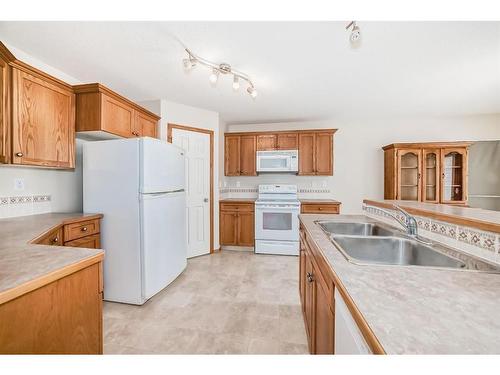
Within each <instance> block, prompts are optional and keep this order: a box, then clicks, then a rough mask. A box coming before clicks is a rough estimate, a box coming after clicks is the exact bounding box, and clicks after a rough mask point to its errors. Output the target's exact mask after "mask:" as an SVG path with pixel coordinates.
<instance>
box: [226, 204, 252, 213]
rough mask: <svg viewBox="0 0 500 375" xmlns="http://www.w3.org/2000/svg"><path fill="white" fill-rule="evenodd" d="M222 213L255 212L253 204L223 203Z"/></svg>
mask: <svg viewBox="0 0 500 375" xmlns="http://www.w3.org/2000/svg"><path fill="white" fill-rule="evenodd" d="M220 210H221V211H237V212H242V211H243V212H253V211H254V204H253V203H221V205H220Z"/></svg>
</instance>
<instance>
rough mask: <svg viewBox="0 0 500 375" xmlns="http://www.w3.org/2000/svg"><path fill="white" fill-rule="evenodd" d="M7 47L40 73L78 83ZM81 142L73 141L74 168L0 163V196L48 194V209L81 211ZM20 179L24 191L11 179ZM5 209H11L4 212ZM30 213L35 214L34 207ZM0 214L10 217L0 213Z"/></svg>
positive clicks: (58, 71)
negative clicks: (74, 145)
mask: <svg viewBox="0 0 500 375" xmlns="http://www.w3.org/2000/svg"><path fill="white" fill-rule="evenodd" d="M7 47H8V48H9V50H10V51H11V52H12V53H13V54H14V56H16V58H18V59H19V60H21V61H24V62H26V63H28V64H30V65H32V66H34V67H36V68H38V69H40V70H43V71H44V72H47V73H49V74H51V75H53V76H55V77H57V78H59V79H61V80H63V81H65V82H67V83H69V84H78V83H81V82H80V81H78V80H77V79H76V78H74V77H71V76H69V75H67V74H65V73H64V72H61V71H60V70H57V69H55V68H53V67H51V66H49V65H47V64H45V63H43V62H42V61H40V60H37V59H36V58H34V57H33V56H30V55H28V54H27V53H25V52H23V51H21V50H19V49H17V48H15V47H14V46H12V45H7ZM80 150H81V144H80V142H77V155H76V168H75V170H73V171H70V170H50V169H40V168H29V167H15V166H11V165H1V164H0V197H10V196H24V195H50V196H51V198H52V201H51V203H50V206H51V208H50V210H52V211H54V212H77V211H81V210H82V169H81V152H80ZM15 179H22V180H23V181H24V185H25V188H24V190H16V189H15V188H14V180H15ZM5 212H12V211H7V210H5V211H4V213H5ZM32 213H37V212H36V210H35V211H33V212H32ZM0 216H3V217H5V216H12V215H8V214H5V215H1V213H0Z"/></svg>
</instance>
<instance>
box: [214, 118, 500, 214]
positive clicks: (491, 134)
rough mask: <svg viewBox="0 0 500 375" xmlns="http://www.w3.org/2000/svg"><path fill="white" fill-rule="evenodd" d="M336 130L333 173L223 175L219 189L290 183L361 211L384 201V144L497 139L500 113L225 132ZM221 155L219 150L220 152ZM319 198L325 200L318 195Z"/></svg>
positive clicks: (269, 126) (259, 126)
mask: <svg viewBox="0 0 500 375" xmlns="http://www.w3.org/2000/svg"><path fill="white" fill-rule="evenodd" d="M308 128H309V129H311V128H337V129H338V131H337V132H336V133H335V136H334V175H333V176H332V177H321V176H318V177H311V176H307V177H306V176H291V175H277V174H276V175H266V176H257V177H224V176H222V177H221V185H222V186H224V185H225V186H228V187H231V186H237V184H238V183H239V184H240V186H241V187H255V186H257V185H258V184H260V183H293V184H297V185H298V186H299V187H302V188H306V187H317V188H322V187H324V188H329V189H330V191H331V193H330V194H329V195H328V197H329V198H333V199H337V200H339V201H341V202H342V212H343V213H360V212H361V203H362V200H363V199H364V198H383V191H384V190H383V189H384V180H383V168H384V158H383V151H382V149H381V148H382V146H384V145H386V144H389V143H394V142H417V141H422V142H428V141H429V142H430V141H458V140H472V141H474V140H493V139H500V115H498V114H497V115H478V116H461V117H414V116H411V117H410V116H409V117H398V118H359V119H336V120H331V121H312V122H288V123H268V124H247V125H229V126H228V131H230V132H238V131H259V130H262V131H263V130H291V129H308ZM221 152H223V151H222V149H221ZM322 197H325V196H323V195H322Z"/></svg>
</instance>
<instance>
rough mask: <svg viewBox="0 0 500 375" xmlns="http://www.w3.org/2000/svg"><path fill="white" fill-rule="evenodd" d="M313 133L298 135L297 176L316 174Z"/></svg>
mask: <svg viewBox="0 0 500 375" xmlns="http://www.w3.org/2000/svg"><path fill="white" fill-rule="evenodd" d="M314 157H315V152H314V133H301V134H299V175H303V176H304V175H314V174H316V165H315V162H314Z"/></svg>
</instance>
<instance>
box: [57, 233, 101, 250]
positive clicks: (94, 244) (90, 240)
mask: <svg viewBox="0 0 500 375" xmlns="http://www.w3.org/2000/svg"><path fill="white" fill-rule="evenodd" d="M64 246H69V247H84V248H86V249H100V248H101V236H100V234H99V233H98V234H93V235H92V236H87V237H82V238H78V239H76V240H73V241H68V242H65V243H64Z"/></svg>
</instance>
